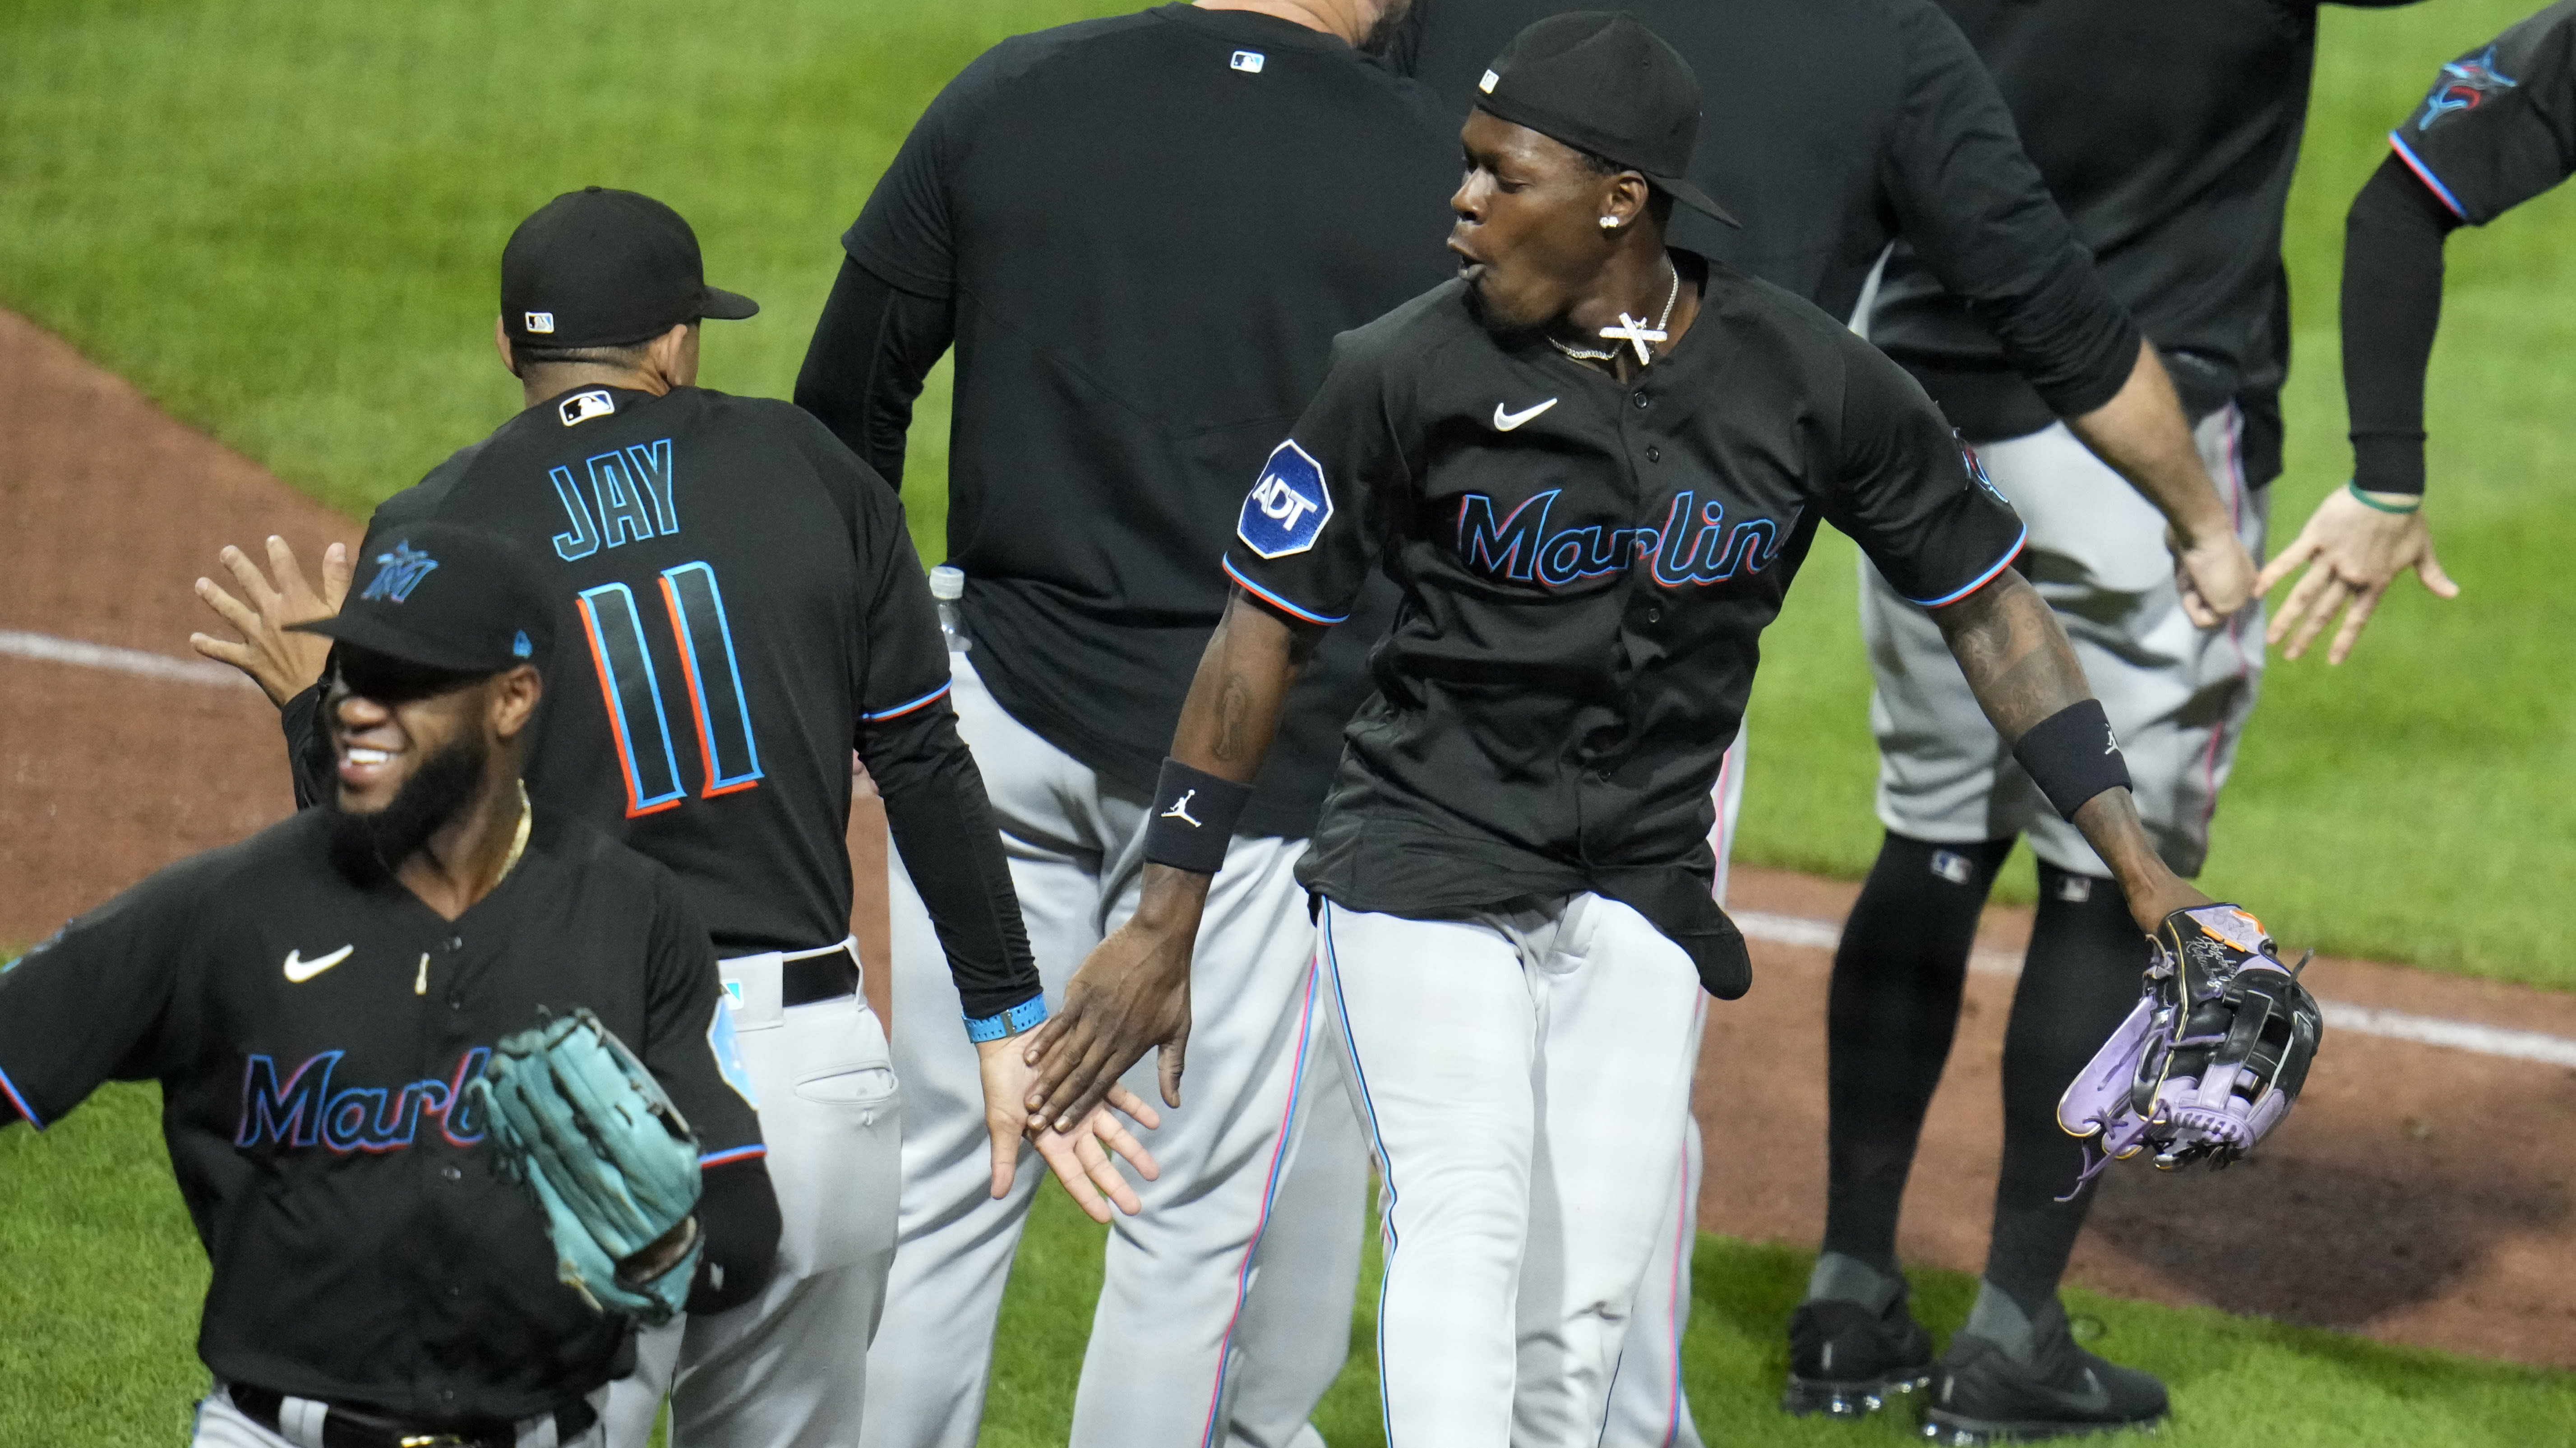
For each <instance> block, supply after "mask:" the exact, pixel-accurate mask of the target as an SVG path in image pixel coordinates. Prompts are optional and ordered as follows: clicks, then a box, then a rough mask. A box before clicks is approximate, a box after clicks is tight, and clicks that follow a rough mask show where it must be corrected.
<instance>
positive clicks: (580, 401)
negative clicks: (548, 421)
mask: <svg viewBox="0 0 2576 1448" xmlns="http://www.w3.org/2000/svg"><path fill="white" fill-rule="evenodd" d="M616 411H617V399H616V398H614V397H611V396H609V395H608V394H607V393H605V392H600V391H596V390H594V391H590V392H576V393H574V394H573V395H572V396H570V397H567V398H565V399H564V400H563V405H562V406H560V407H558V408H557V409H556V412H557V414H558V415H559V416H561V417H562V418H563V425H564V426H566V427H578V426H580V425H581V424H583V423H585V422H588V421H590V420H591V419H592V418H594V417H607V416H610V415H612V414H614V413H615V412H616Z"/></svg>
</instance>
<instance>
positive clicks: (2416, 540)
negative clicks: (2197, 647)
mask: <svg viewBox="0 0 2576 1448" xmlns="http://www.w3.org/2000/svg"><path fill="white" fill-rule="evenodd" d="M2303 564H2304V565H2311V566H2309V567H2308V573H2307V576H2306V577H2305V578H2302V579H2300V580H2299V583H2298V586H2297V587H2295V588H2293V589H2291V590H2290V596H2289V597H2288V598H2287V599H2284V600H2283V601H2282V603H2281V609H2280V612H2278V613H2276V614H2274V615H2272V626H2271V627H2270V628H2269V629H2267V630H2266V631H2265V633H2264V639H2265V641H2266V642H2269V643H2273V644H2280V643H2281V642H2282V641H2283V640H2284V639H2286V640H2288V646H2287V647H2285V648H2283V649H2282V650H2281V653H2282V656H2283V657H2285V658H2292V659H2295V658H2297V657H2299V656H2300V655H2301V654H2304V653H2306V652H2307V651H2308V645H2310V644H2312V643H2314V642H2316V638H2317V635H2318V634H2320V633H2323V632H2324V631H2325V627H2326V625H2328V624H2330V623H2332V622H2334V618H2335V614H2336V613H2337V612H2338V611H2340V612H2341V613H2342V614H2343V626H2342V627H2341V628H2339V629H2337V630H2335V636H2334V642H2333V643H2332V644H2331V645H2329V646H2328V647H2327V649H2326V662H2327V663H2328V664H2340V663H2342V662H2343V661H2344V660H2345V659H2347V658H2349V657H2351V655H2352V648H2353V645H2354V644H2355V643H2357V642H2359V641H2360V639H2361V631H2362V629H2363V627H2364V626H2365V625H2367V624H2368V623H2369V622H2370V616H2371V614H2372V613H2374V612H2375V611H2377V609H2378V608H2379V601H2380V599H2382V598H2383V597H2385V596H2386V595H2387V593H2388V587H2389V585H2390V584H2391V583H2393V582H2395V581H2396V579H2397V576H2398V575H2399V574H2401V573H2404V572H2407V571H2408V570H2410V569H2411V570H2413V571H2414V574H2415V576H2416V577H2417V578H2418V579H2421V580H2422V581H2423V584H2424V587H2425V589H2426V591H2428V592H2430V593H2431V594H2432V595H2433V596H2434V597H2435V598H2457V597H2459V596H2460V586H2459V585H2458V584H2456V583H2453V582H2452V581H2451V577H2450V575H2449V574H2447V573H2444V572H2443V571H2442V565H2441V564H2440V562H2438V561H2437V560H2435V558H2434V557H2433V534H2432V530H2431V529H2429V528H2427V527H2426V526H2425V523H2424V515H2423V514H2422V513H2420V512H2415V511H2411V510H2410V511H2406V512H2392V511H2389V510H2388V509H2387V508H2386V507H2375V506H2373V505H2371V504H2369V503H2366V502H2364V501H2362V500H2361V499H2360V498H2357V497H2355V496H2353V493H2352V491H2351V490H2350V489H2349V488H2337V489H2335V490H2334V491H2333V492H2331V493H2328V494H2327V495H2326V499H2325V501H2324V502H2322V503H2319V504H2318V505H2317V510H2316V511H2315V512H2314V513H2311V514H2309V515H2308V523H2307V526H2306V527H2304V528H2302V529H2300V530H2299V536H2298V539H2297V541H2295V542H2293V543H2291V544H2290V546H2289V547H2287V548H2285V549H2283V550H2282V551H2281V554H2280V556H2279V557H2277V558H2274V559H2273V560H2272V562H2271V564H2270V565H2269V566H2268V567H2266V568H2265V569H2264V570H2263V573H2262V576H2261V577H2259V578H2257V579H2255V580H2254V591H2255V592H2256V593H2257V594H2266V593H2270V592H2271V591H2272V590H2273V588H2275V587H2277V586H2278V585H2279V584H2280V583H2281V581H2282V580H2283V579H2286V578H2288V577H2289V576H2290V575H2291V574H2293V573H2296V572H2298V571H2299V568H2300V567H2301V565H2303Z"/></svg>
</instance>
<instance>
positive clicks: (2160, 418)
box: [2066, 342, 2235, 542]
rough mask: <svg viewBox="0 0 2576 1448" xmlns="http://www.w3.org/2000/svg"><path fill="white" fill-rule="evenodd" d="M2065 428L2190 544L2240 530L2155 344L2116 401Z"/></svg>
mask: <svg viewBox="0 0 2576 1448" xmlns="http://www.w3.org/2000/svg"><path fill="white" fill-rule="evenodd" d="M2066 426H2067V429H2068V430H2069V431H2071V432H2073V433H2074V434H2075V436H2076V437H2077V438H2078V439H2079V440H2081V441H2082V442H2083V444H2084V445H2085V446H2086V447H2088V448H2090V449H2092V450H2093V454H2094V456H2096V457H2099V458H2100V459H2102V461H2103V462H2105V463H2107V464H2109V465H2110V467H2111V469H2112V470H2113V471H2115V472H2117V473H2118V474H2119V475H2120V476H2121V477H2123V478H2126V479H2128V480H2129V485H2130V486H2131V487H2134V488H2136V489H2137V490H2138V493H2139V495H2140V496H2141V497H2144V498H2145V499H2146V500H2147V501H2148V502H2150V503H2152V504H2154V505H2155V508H2156V511H2157V512H2159V513H2162V514H2164V516H2165V521H2166V522H2168V523H2171V524H2172V525H2173V528H2174V531H2175V532H2176V533H2178V534H2180V535H2181V536H2182V538H2183V540H2184V541H2185V542H2193V541H2198V540H2200V539H2205V538H2215V537H2218V536H2220V535H2222V534H2226V533H2231V532H2233V531H2234V527H2235V525H2234V523H2233V521H2232V520H2231V519H2230V518H2229V517H2228V515H2227V508H2226V505H2225V504H2223V503H2222V502H2220V501H2219V497H2218V490H2217V489H2216V488H2214V487H2212V486H2211V485H2210V481H2209V474H2208V472H2207V471H2206V470H2205V469H2203V468H2202V467H2201V464H2200V449H2199V448H2198V446H2196V445H2195V444H2194V443H2193V442H2192V437H2191V423H2190V421H2189V419H2187V418H2185V417H2184V416H2183V412H2182V399H2181V398H2180V397H2178V396H2176V395H2175V393H2174V386H2173V379H2172V378H2171V377H2169V376H2167V375H2166V373H2165V364H2164V363H2163V362H2162V361H2160V360H2158V359H2157V357H2156V349H2155V347H2154V346H2153V345H2152V344H2150V343H2146V342H2141V343H2139V344H2138V364H2137V366H2136V367H2135V368H2134V369H2132V370H2131V371H2130V373H2129V380H2128V382H2127V383H2126V384H2125V385H2123V386H2122V387H2121V388H2120V390H2119V392H2118V393H2117V394H2115V395H2114V396H2113V397H2112V398H2111V400H2110V401H2109V402H2106V403H2104V404H2102V405H2101V406H2100V407H2097V408H2095V409H2093V410H2092V411H2091V412H2088V413H2085V414H2083V415H2082V416H2080V417H2070V418H2068V419H2067V420H2066Z"/></svg>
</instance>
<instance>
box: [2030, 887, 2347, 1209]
mask: <svg viewBox="0 0 2576 1448" xmlns="http://www.w3.org/2000/svg"><path fill="white" fill-rule="evenodd" d="M2151 943H2152V944H2153V946H2154V948H2155V960H2154V962H2153V963H2152V964H2150V965H2149V966H2148V967H2147V975H2146V982H2145V990H2144V993H2143V994H2142V995H2141V996H2140V998H2139V1000H2138V1004H2137V1006H2136V1008H2135V1009H2133V1010H2131V1011H2130V1012H2129V1018H2128V1019H2127V1020H2125V1021H2122V1022H2121V1023H2120V1028H2119V1029H2118V1030H2116V1031H2113V1032H2112V1033H2111V1039H2109V1040H2108V1041H2105V1042H2103V1043H2102V1049H2101V1050H2100V1051H2097V1052H2095V1053H2094V1056H2093V1060H2092V1062H2091V1063H2090V1064H2088V1065H2087V1066H2085V1068H2084V1069H2083V1071H2082V1072H2080V1073H2078V1074H2077V1076H2076V1078H2075V1082H2074V1084H2073V1085H2071V1086H2068V1087H2067V1088H2066V1094H2065V1095H2064V1096H2063V1097H2061V1098H2059V1100H2058V1103H2057V1124H2058V1125H2059V1126H2061V1127H2064V1128H2065V1129H2066V1134H2067V1135H2069V1136H2076V1137H2091V1136H2094V1135H2096V1134H2099V1135H2100V1136H2101V1138H2102V1148H2101V1149H2102V1155H2101V1157H2100V1158H2099V1159H2098V1160H2090V1161H2088V1162H2087V1163H2086V1164H2085V1167H2084V1174H2083V1175H2082V1176H2079V1177H2077V1178H2076V1179H2075V1189H2074V1191H2070V1192H2068V1193H2067V1194H2066V1196H2065V1197H2062V1198H2060V1199H2059V1200H2061V1201H2064V1200H2068V1199H2071V1198H2072V1197H2073V1196H2074V1195H2075V1192H2076V1191H2081V1190H2083V1189H2084V1184H2085V1183H2086V1182H2089V1181H2091V1180H2092V1179H2093V1178H2094V1177H2095V1176H2097V1175H2099V1174H2100V1173H2101V1171H2102V1169H2103V1168H2104V1167H2106V1166H2109V1165H2110V1164H2111V1163H2112V1162H2114V1161H2126V1160H2128V1159H2129V1158H2130V1157H2133V1156H2135V1155H2137V1154H2138V1153H2139V1152H2141V1151H2144V1150H2148V1149H2150V1148H2152V1149H2153V1150H2154V1152H2155V1161H2156V1165H2157V1167H2158V1168H2160V1169H2162V1170H2166V1171H2170V1170H2172V1169H2173V1168H2175V1167H2178V1166H2183V1165H2186V1164H2188V1163H2190V1162H2194V1161H2198V1160H2200V1159H2201V1158H2203V1157H2207V1158H2208V1159H2209V1163H2210V1166H2211V1168H2212V1169H2213V1170H2214V1169H2216V1168H2219V1167H2223V1166H2225V1165H2227V1164H2228V1163H2229V1162H2231V1161H2234V1160H2235V1159H2236V1158H2238V1157H2240V1156H2243V1155H2244V1154H2245V1153H2246V1152H2248V1151H2251V1150H2253V1149H2254V1143H2256V1142H2258V1141H2261V1140H2262V1139H2263V1138H2264V1136H2265V1135H2267V1134H2269V1133H2270V1131H2271V1130H2272V1128H2273V1127H2275V1126H2278V1125H2280V1124H2281V1119H2282V1118H2283V1117H2286V1116H2288V1115H2289V1114H2290V1104H2291V1103H2292V1102H2294V1101H2296V1100H2297V1099H2298V1097H2299V1087H2300V1086H2301V1085H2302V1084H2303V1083H2305V1082H2306V1080H2307V1079H2308V1062H2309V1061H2310V1060H2312V1059H2314V1057H2315V1056H2316V1054H2317V1042H2318V1041H2319V1040H2320V1039H2321V1038H2322V1037H2323V1036H2324V1034H2325V1019H2324V1015H2323V1013H2322V1012H2320V1011H2319V1010H2318V1009H2317V998H2316V997H2315V996H2312V995H2310V994H2308V988H2307V987H2306V986H2303V985H2301V984H2299V980H2298V976H2299V972H2300V971H2301V970H2304V969H2305V968H2306V967H2307V963H2308V962H2307V958H2306V957H2301V959H2300V961H2299V963H2298V965H2296V966H2293V967H2287V968H2285V967H2283V966H2282V964H2281V961H2280V958H2279V956H2277V955H2276V954H2275V953H2274V950H2273V945H2272V938H2271V937H2270V936H2268V935H2266V934H2264V933H2263V922H2262V921H2260V920H2257V919H2255V918H2254V917H2253V916H2251V915H2249V914H2247V913H2245V911H2243V910H2241V909H2239V908H2237V907H2236V906H2234V905H2203V906H2200V907H2199V908H2197V909H2193V910H2177V911H2175V912H2174V913H2172V914H2171V915H2168V916H2166V917H2165V921H2164V924H2163V925H2161V926H2159V927H2157V930H2156V933H2155V935H2154V937H2153V938H2152V941H2151ZM2314 953H2315V952H2313V951H2311V952H2310V954H2311V955H2313V954H2314Z"/></svg>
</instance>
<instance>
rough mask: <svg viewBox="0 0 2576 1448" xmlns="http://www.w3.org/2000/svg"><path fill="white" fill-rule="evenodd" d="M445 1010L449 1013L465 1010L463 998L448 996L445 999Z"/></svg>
mask: <svg viewBox="0 0 2576 1448" xmlns="http://www.w3.org/2000/svg"><path fill="white" fill-rule="evenodd" d="M447 1008H448V1009H449V1010H451V1011H461V1010H463V1009H465V997H463V996H461V995H452V996H449V997H448V998H447Z"/></svg>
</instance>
